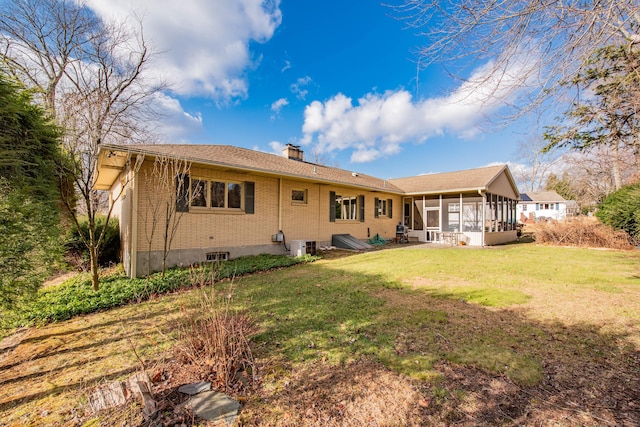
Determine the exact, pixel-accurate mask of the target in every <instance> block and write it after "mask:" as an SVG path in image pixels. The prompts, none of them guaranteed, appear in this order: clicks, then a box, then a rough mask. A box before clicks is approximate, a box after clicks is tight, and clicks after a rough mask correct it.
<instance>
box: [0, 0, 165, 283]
mask: <svg viewBox="0 0 640 427" xmlns="http://www.w3.org/2000/svg"><path fill="white" fill-rule="evenodd" d="M7 3H8V6H7V8H6V9H3V12H2V13H1V15H0V33H2V39H1V40H0V42H1V43H2V46H1V47H2V61H3V64H4V65H5V66H6V67H7V68H9V70H11V72H12V73H13V74H14V75H15V76H17V77H19V78H21V79H22V80H23V81H24V82H27V83H29V84H30V85H31V86H32V87H33V88H35V89H37V90H39V91H40V92H41V93H43V94H44V96H43V98H44V99H43V102H44V104H45V105H46V107H47V108H49V109H50V110H51V111H52V112H53V114H55V118H56V121H57V123H58V124H59V125H60V126H61V127H62V128H63V129H64V132H65V133H64V138H63V140H64V149H65V151H66V152H67V153H68V154H69V156H70V157H71V159H72V161H71V162H67V163H65V164H62V165H61V173H63V174H64V175H65V176H70V177H71V179H72V180H73V182H74V183H75V190H76V192H75V193H73V194H72V192H67V193H66V194H63V197H64V203H65V205H66V207H67V209H68V210H69V212H70V214H71V218H72V220H73V222H74V223H75V224H76V226H78V222H79V217H78V213H77V210H76V196H77V197H79V201H80V203H81V205H82V211H84V214H85V215H86V216H87V220H88V223H89V234H88V236H82V238H83V241H84V243H85V244H86V246H87V248H88V250H89V255H90V262H91V272H92V282H93V288H94V289H95V290H97V289H98V287H99V277H98V251H99V248H100V245H101V243H102V240H103V237H104V235H105V230H106V228H105V229H103V230H102V232H101V233H97V232H96V231H97V230H96V216H97V215H98V213H99V197H98V193H97V191H96V190H95V189H94V184H95V182H96V179H97V178H98V172H97V170H96V164H97V159H98V151H99V147H100V144H102V143H128V142H132V141H140V140H142V139H144V138H145V137H146V135H147V131H148V130H149V129H148V128H147V127H146V125H145V123H147V122H149V121H150V120H149V119H150V117H151V116H152V114H153V112H152V110H151V108H150V105H151V104H150V101H151V99H152V97H153V95H154V94H155V93H157V92H158V91H160V90H162V89H163V85H162V84H154V83H153V82H150V81H148V80H147V79H146V71H147V68H148V65H149V60H150V57H151V52H150V50H149V48H148V45H147V43H146V41H145V39H144V37H143V27H142V22H141V21H138V22H137V24H138V25H137V30H135V31H132V30H131V29H130V26H129V25H128V24H129V23H128V22H122V23H119V24H107V23H105V22H103V21H101V20H100V19H98V18H97V17H96V16H95V14H94V13H93V12H91V11H90V10H88V9H87V8H86V6H85V5H84V4H82V3H80V4H79V3H76V2H75V1H73V0H15V2H14V3H10V2H3V6H4V5H5V4H7ZM110 214H111V211H110V210H109V211H108V213H107V221H108V219H109V216H110Z"/></svg>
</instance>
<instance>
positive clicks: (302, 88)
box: [289, 76, 313, 100]
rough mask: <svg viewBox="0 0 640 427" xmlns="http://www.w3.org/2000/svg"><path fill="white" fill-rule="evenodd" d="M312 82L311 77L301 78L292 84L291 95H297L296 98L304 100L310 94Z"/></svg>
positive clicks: (290, 87)
mask: <svg viewBox="0 0 640 427" xmlns="http://www.w3.org/2000/svg"><path fill="white" fill-rule="evenodd" d="M312 82H313V80H311V77H309V76H304V77H300V78H299V79H298V80H296V82H295V83H292V84H291V86H289V89H290V90H291V93H293V94H295V95H296V98H298V99H303V100H304V99H306V98H307V95H308V94H309V89H308V87H309V85H310V84H311V83H312Z"/></svg>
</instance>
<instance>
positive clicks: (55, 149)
mask: <svg viewBox="0 0 640 427" xmlns="http://www.w3.org/2000/svg"><path fill="white" fill-rule="evenodd" d="M58 135H59V134H58V131H57V128H56V127H55V126H54V125H53V124H52V123H51V122H50V121H49V120H48V119H47V118H46V117H45V115H44V113H43V111H42V110H41V109H40V108H39V107H37V106H35V105H33V104H32V102H31V98H30V96H29V94H28V93H27V92H26V91H24V90H23V89H21V88H20V87H19V86H18V85H16V84H13V83H11V82H9V81H8V80H7V78H6V77H5V76H3V75H1V74H0V312H1V311H2V309H3V308H7V307H10V306H12V305H14V304H16V303H18V302H19V301H21V300H22V299H24V298H26V297H28V296H29V295H31V294H33V293H34V292H35V291H36V290H37V289H38V287H39V286H40V284H41V283H42V280H43V279H44V278H45V277H46V276H47V275H48V274H49V273H50V271H51V268H52V266H53V264H54V263H55V261H56V260H57V259H58V256H59V254H60V252H61V251H60V247H61V245H60V238H59V236H60V232H59V228H58V226H59V219H60V217H59V214H58V211H59V206H60V202H59V201H60V196H59V194H60V192H59V182H60V180H59V178H58V174H57V172H56V171H57V167H56V164H57V163H58V162H57V161H58V160H59V159H60V152H59V140H58Z"/></svg>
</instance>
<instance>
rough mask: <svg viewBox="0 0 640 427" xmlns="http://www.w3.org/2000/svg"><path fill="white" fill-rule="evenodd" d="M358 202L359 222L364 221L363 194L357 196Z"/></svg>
mask: <svg viewBox="0 0 640 427" xmlns="http://www.w3.org/2000/svg"><path fill="white" fill-rule="evenodd" d="M358 204H359V205H360V222H364V196H363V195H362V194H361V195H359V196H358Z"/></svg>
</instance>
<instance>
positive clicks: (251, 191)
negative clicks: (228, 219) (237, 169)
mask: <svg viewBox="0 0 640 427" xmlns="http://www.w3.org/2000/svg"><path fill="white" fill-rule="evenodd" d="M255 186H256V185H255V183H254V182H251V181H245V183H244V213H247V214H252V213H254V211H255Z"/></svg>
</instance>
